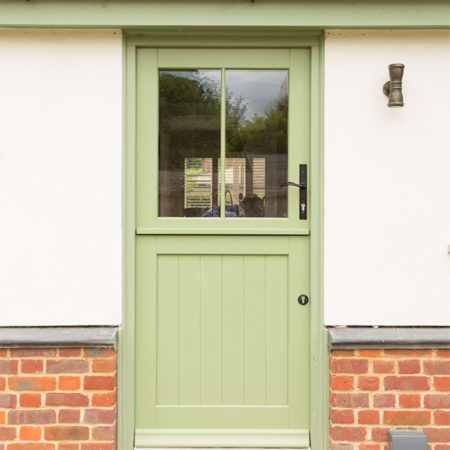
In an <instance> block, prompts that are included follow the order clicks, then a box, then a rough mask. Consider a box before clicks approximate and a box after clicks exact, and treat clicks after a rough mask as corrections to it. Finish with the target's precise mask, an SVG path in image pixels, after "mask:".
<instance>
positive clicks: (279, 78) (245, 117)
mask: <svg viewBox="0 0 450 450" xmlns="http://www.w3.org/2000/svg"><path fill="white" fill-rule="evenodd" d="M226 99H227V105H226V110H227V117H226V138H227V143H226V145H227V146H226V162H225V173H226V175H225V182H226V189H227V190H228V191H230V192H231V196H229V200H227V202H228V201H231V202H232V204H233V207H231V206H227V209H228V210H230V211H232V210H233V211H235V212H236V214H227V216H228V217H287V189H286V188H281V187H280V186H281V184H283V183H286V181H287V130H288V70H227V71H226ZM233 208H234V209H233Z"/></svg>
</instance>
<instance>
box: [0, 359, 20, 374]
mask: <svg viewBox="0 0 450 450" xmlns="http://www.w3.org/2000/svg"><path fill="white" fill-rule="evenodd" d="M18 367H19V362H18V361H16V360H11V359H3V360H0V373H4V374H14V373H17V371H18Z"/></svg>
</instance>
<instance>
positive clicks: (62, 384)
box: [58, 375, 81, 391]
mask: <svg viewBox="0 0 450 450" xmlns="http://www.w3.org/2000/svg"><path fill="white" fill-rule="evenodd" d="M80 386H81V378H80V377H79V376H78V377H71V376H68V375H64V376H60V377H59V378H58V387H59V389H61V390H62V391H76V390H78V389H80Z"/></svg>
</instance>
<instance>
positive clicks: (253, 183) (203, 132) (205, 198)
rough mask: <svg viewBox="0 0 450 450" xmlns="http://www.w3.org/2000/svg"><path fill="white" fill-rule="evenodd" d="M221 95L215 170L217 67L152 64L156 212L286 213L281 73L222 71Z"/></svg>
mask: <svg viewBox="0 0 450 450" xmlns="http://www.w3.org/2000/svg"><path fill="white" fill-rule="evenodd" d="M224 95H225V98H226V106H225V110H226V117H225V124H226V126H225V128H226V129H225V130H222V132H225V137H226V147H225V149H222V151H225V156H226V157H225V167H224V168H222V166H221V157H220V154H221V148H220V136H221V129H220V122H221V120H220V119H221V117H220V114H221V107H220V104H221V98H222V97H221V70H160V72H159V206H158V208H159V216H160V217H220V215H221V207H222V214H223V215H224V216H225V217H287V189H283V188H281V185H282V184H283V183H286V181H287V153H288V151H287V134H288V132H287V130H288V71H287V70H226V71H225V93H224ZM222 173H223V174H224V178H225V179H224V182H222V179H221V177H222V175H221V174H222ZM222 185H224V190H225V193H224V198H225V204H224V205H221V201H220V199H221V196H222V195H221V186H222Z"/></svg>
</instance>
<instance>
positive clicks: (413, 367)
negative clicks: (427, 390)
mask: <svg viewBox="0 0 450 450" xmlns="http://www.w3.org/2000/svg"><path fill="white" fill-rule="evenodd" d="M419 372H420V361H419V360H418V359H411V360H407V361H399V362H398V373H419Z"/></svg>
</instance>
